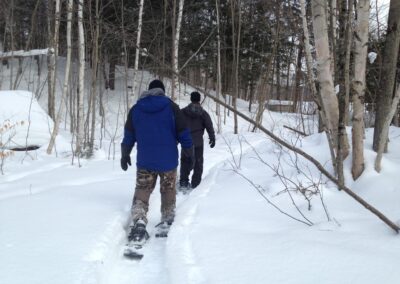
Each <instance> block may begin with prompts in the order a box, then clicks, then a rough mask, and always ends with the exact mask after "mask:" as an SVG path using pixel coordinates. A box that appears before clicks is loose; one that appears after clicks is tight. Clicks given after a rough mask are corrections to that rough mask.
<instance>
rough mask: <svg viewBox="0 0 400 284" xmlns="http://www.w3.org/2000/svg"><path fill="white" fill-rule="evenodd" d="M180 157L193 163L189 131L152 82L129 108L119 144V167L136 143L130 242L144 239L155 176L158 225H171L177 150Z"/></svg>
mask: <svg viewBox="0 0 400 284" xmlns="http://www.w3.org/2000/svg"><path fill="white" fill-rule="evenodd" d="M178 143H180V144H181V147H182V155H184V156H185V158H186V159H187V160H188V161H190V160H192V161H194V150H193V143H192V138H191V135H190V131H189V128H187V127H186V123H185V119H184V117H183V114H182V111H181V110H180V109H179V107H178V105H177V104H175V103H174V102H173V101H172V100H171V99H169V98H168V97H166V96H165V88H164V84H163V83H162V82H161V81H160V80H153V81H152V82H151V83H150V85H149V90H148V91H145V92H143V93H142V94H141V96H140V97H139V99H138V101H137V103H136V104H135V105H134V106H133V107H132V108H131V109H130V111H129V114H128V118H127V120H126V123H125V128H124V138H123V141H122V143H121V154H122V157H121V168H122V169H123V170H124V171H126V170H127V169H128V165H129V166H130V165H131V158H130V153H131V151H132V148H133V147H134V145H135V144H137V156H136V167H137V172H136V188H135V194H134V197H133V202H132V209H131V213H132V223H133V226H132V230H131V232H130V234H129V236H128V239H129V240H135V241H140V240H143V239H146V238H147V237H148V234H147V232H146V225H147V216H146V215H147V211H148V208H149V198H150V195H151V193H152V192H153V190H154V188H155V185H156V181H157V177H158V176H159V177H160V192H161V222H165V223H168V225H170V224H172V222H173V220H174V217H175V202H176V188H175V187H176V186H175V185H176V168H177V167H178V148H177V144H178Z"/></svg>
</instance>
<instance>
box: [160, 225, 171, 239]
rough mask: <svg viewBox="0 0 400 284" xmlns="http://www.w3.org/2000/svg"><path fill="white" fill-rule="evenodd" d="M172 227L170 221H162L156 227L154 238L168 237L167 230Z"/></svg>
mask: <svg viewBox="0 0 400 284" xmlns="http://www.w3.org/2000/svg"><path fill="white" fill-rule="evenodd" d="M171 225H172V221H163V222H161V223H159V224H157V225H156V238H166V237H168V232H169V229H170V227H171Z"/></svg>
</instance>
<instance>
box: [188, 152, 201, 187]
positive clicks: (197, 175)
mask: <svg viewBox="0 0 400 284" xmlns="http://www.w3.org/2000/svg"><path fill="white" fill-rule="evenodd" d="M203 152H204V147H203V146H199V147H195V148H194V155H195V158H196V161H195V164H194V169H193V175H192V183H191V184H192V188H195V187H197V186H198V185H199V184H200V182H201V176H202V174H203V161H204V159H203Z"/></svg>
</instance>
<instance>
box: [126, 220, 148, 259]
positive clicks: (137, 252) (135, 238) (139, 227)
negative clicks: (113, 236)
mask: <svg viewBox="0 0 400 284" xmlns="http://www.w3.org/2000/svg"><path fill="white" fill-rule="evenodd" d="M149 237H150V236H149V234H148V233H147V231H146V223H145V222H144V221H142V220H138V221H137V222H136V223H135V224H134V225H133V226H132V227H131V231H130V233H129V235H128V243H127V244H126V247H125V250H124V256H125V257H127V258H129V259H138V260H140V259H142V258H143V251H142V249H143V246H144V244H145V243H146V241H147V240H148V239H149Z"/></svg>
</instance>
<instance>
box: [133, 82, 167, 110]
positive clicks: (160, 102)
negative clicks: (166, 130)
mask: <svg viewBox="0 0 400 284" xmlns="http://www.w3.org/2000/svg"><path fill="white" fill-rule="evenodd" d="M169 104H170V99H169V98H167V97H166V96H165V94H164V91H163V90H162V89H160V88H155V89H150V90H148V91H145V92H143V93H142V95H141V96H140V97H139V100H138V101H137V103H136V105H137V107H138V108H139V109H140V110H142V111H144V112H159V111H161V110H163V109H164V108H165V107H166V106H167V105H169Z"/></svg>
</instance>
